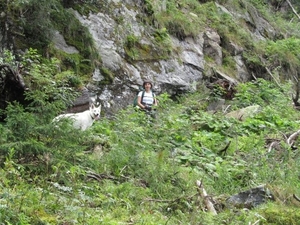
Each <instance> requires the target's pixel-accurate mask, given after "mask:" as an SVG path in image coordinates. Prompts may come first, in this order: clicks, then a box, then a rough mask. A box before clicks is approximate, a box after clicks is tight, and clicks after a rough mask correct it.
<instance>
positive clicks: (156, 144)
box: [0, 81, 300, 224]
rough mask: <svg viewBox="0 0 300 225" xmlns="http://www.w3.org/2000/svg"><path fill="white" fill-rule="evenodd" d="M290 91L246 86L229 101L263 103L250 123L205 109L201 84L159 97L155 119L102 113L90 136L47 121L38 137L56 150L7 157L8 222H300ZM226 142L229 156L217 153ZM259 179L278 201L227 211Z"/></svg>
mask: <svg viewBox="0 0 300 225" xmlns="http://www.w3.org/2000/svg"><path fill="white" fill-rule="evenodd" d="M289 90H290V89H289V86H288V85H286V86H285V87H284V92H281V91H280V90H278V89H277V88H276V86H274V85H273V84H272V83H268V82H265V81H259V82H255V83H248V84H243V85H241V87H239V94H238V95H237V97H236V99H234V100H233V101H231V102H228V104H230V105H231V107H232V108H241V107H244V106H247V105H250V104H251V105H252V104H259V105H261V106H262V110H261V112H260V113H259V114H257V115H256V116H253V117H250V118H249V119H246V120H245V121H238V120H235V119H229V118H226V117H225V116H224V115H223V114H222V112H218V113H210V112H207V111H206V106H207V104H209V102H210V101H212V100H214V98H212V97H209V96H208V95H207V94H205V91H204V89H201V92H197V93H194V94H191V95H187V96H185V97H182V98H181V99H179V102H178V103H174V102H171V101H170V100H168V98H167V96H166V95H161V96H159V98H160V105H161V106H160V107H159V108H158V111H159V116H158V118H157V120H155V121H154V122H153V123H148V122H147V120H145V117H144V115H143V114H140V113H138V112H135V111H134V110H133V109H132V108H131V107H129V108H128V109H126V110H124V111H123V112H120V113H119V114H118V115H116V119H114V120H113V121H107V120H105V119H102V120H101V121H99V122H97V123H96V124H94V126H93V127H92V129H91V130H89V131H87V132H73V131H72V129H71V128H68V127H67V126H66V127H64V129H63V130H62V131H59V130H57V129H53V125H51V124H50V125H49V124H47V125H45V124H43V125H40V126H43V127H44V129H49V130H47V132H46V133H47V134H40V138H41V139H43V141H41V142H43V143H44V144H45V142H47V146H51V148H49V149H48V150H45V151H44V152H42V149H40V151H41V154H40V155H39V156H38V157H37V159H35V160H34V161H33V160H31V161H30V162H27V163H20V161H21V160H20V159H16V158H15V157H14V150H11V151H10V154H8V155H7V158H6V160H4V161H5V163H4V165H3V167H2V169H1V170H0V174H1V177H2V179H1V182H0V184H1V185H0V188H1V189H0V194H1V198H0V203H1V204H0V205H1V207H0V212H1V213H0V220H1V221H2V222H4V221H7V223H8V222H10V223H11V224H120V223H133V224H199V223H200V224H220V223H221V221H223V222H224V221H226V224H248V223H251V224H252V223H255V222H256V221H258V220H259V221H260V223H261V224H297V221H299V216H300V215H299V211H297V208H296V207H297V204H298V205H299V202H298V203H297V202H296V201H295V199H293V197H292V194H296V195H297V196H299V195H300V193H299V190H300V189H299V186H300V182H299V165H300V164H299V154H298V149H296V150H295V149H294V150H293V149H291V148H289V147H288V146H287V145H286V144H285V143H284V142H285V138H284V137H285V136H287V135H289V134H291V133H292V132H295V131H296V130H297V129H298V123H297V122H296V120H297V119H298V112H297V111H295V110H294V109H293V107H292V105H291V104H290V99H289V95H288V92H289ZM248 93H251V95H249V94H248ZM0 128H1V129H2V130H5V129H6V128H8V129H9V127H0ZM59 132H62V133H59ZM267 139H274V140H275V139H278V140H281V141H282V142H281V144H280V148H278V149H277V150H276V149H272V150H271V151H270V152H268V147H267V146H266V142H267ZM228 142H231V144H230V146H229V148H228V150H227V154H226V155H225V156H224V155H222V154H220V153H219V151H220V150H221V149H223V148H224V146H225V145H226V143H228ZM38 143H39V142H38V141H36V144H38ZM39 145H41V143H39ZM66 146H68V147H66ZM297 146H298V142H296V143H295V147H296V148H297ZM37 148H38V147H37ZM90 150H92V151H90ZM49 151H50V152H49ZM72 151H73V153H72ZM83 151H85V153H83ZM87 151H89V152H87ZM16 152H17V150H16V151H15V153H16ZM70 154H71V155H70ZM196 180H202V181H203V184H204V187H205V189H206V191H207V192H208V193H209V195H211V196H212V197H213V198H214V199H215V201H216V203H218V204H217V205H216V208H217V210H218V215H217V216H212V215H211V214H210V213H207V212H205V211H204V208H205V206H204V204H203V199H201V198H200V197H199V193H198V191H197V188H196V185H195V182H196ZM260 184H267V185H268V187H269V188H270V190H271V191H272V192H273V193H274V194H275V196H276V199H277V201H276V202H270V203H268V204H264V205H262V206H260V207H258V208H255V209H253V210H251V211H244V210H241V209H234V208H227V207H225V208H223V207H224V203H225V199H226V198H227V197H229V196H230V195H232V194H235V193H237V192H239V191H242V190H246V189H248V188H252V187H255V186H257V185H260ZM4 224H5V222H4Z"/></svg>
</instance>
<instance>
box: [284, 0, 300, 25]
mask: <svg viewBox="0 0 300 225" xmlns="http://www.w3.org/2000/svg"><path fill="white" fill-rule="evenodd" d="M286 2H287V3H288V4H289V6H290V7H291V9H292V10H293V13H294V14H295V15H296V16H297V17H298V19H299V20H300V16H299V15H298V13H297V11H296V10H295V8H294V7H293V5H292V3H291V2H290V1H289V0H286Z"/></svg>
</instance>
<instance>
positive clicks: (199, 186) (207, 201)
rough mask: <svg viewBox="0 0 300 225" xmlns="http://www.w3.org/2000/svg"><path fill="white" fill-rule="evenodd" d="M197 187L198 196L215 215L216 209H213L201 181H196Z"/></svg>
mask: <svg viewBox="0 0 300 225" xmlns="http://www.w3.org/2000/svg"><path fill="white" fill-rule="evenodd" d="M196 185H197V189H198V192H199V194H200V196H201V197H202V198H203V199H204V204H205V206H206V208H207V210H208V211H209V212H211V213H212V214H213V215H217V211H216V210H215V207H214V204H213V203H212V202H211V200H210V199H209V196H208V194H207V192H206V190H205V189H204V187H203V184H202V182H201V181H199V180H197V181H196Z"/></svg>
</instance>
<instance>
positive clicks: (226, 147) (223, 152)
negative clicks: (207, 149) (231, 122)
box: [219, 141, 231, 156]
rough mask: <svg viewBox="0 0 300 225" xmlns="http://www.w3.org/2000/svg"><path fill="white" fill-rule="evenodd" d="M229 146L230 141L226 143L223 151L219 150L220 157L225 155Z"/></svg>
mask: <svg viewBox="0 0 300 225" xmlns="http://www.w3.org/2000/svg"><path fill="white" fill-rule="evenodd" d="M230 144H231V141H229V142H228V143H227V145H226V146H225V148H223V149H221V150H220V151H219V154H220V155H221V154H222V155H223V156H225V155H226V153H227V149H228V148H229V145H230Z"/></svg>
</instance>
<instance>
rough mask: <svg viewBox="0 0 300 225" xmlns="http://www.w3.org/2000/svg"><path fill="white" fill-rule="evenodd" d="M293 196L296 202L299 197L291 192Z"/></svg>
mask: <svg viewBox="0 0 300 225" xmlns="http://www.w3.org/2000/svg"><path fill="white" fill-rule="evenodd" d="M293 197H294V199H296V200H297V201H298V202H300V198H299V197H298V196H297V195H295V194H293Z"/></svg>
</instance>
